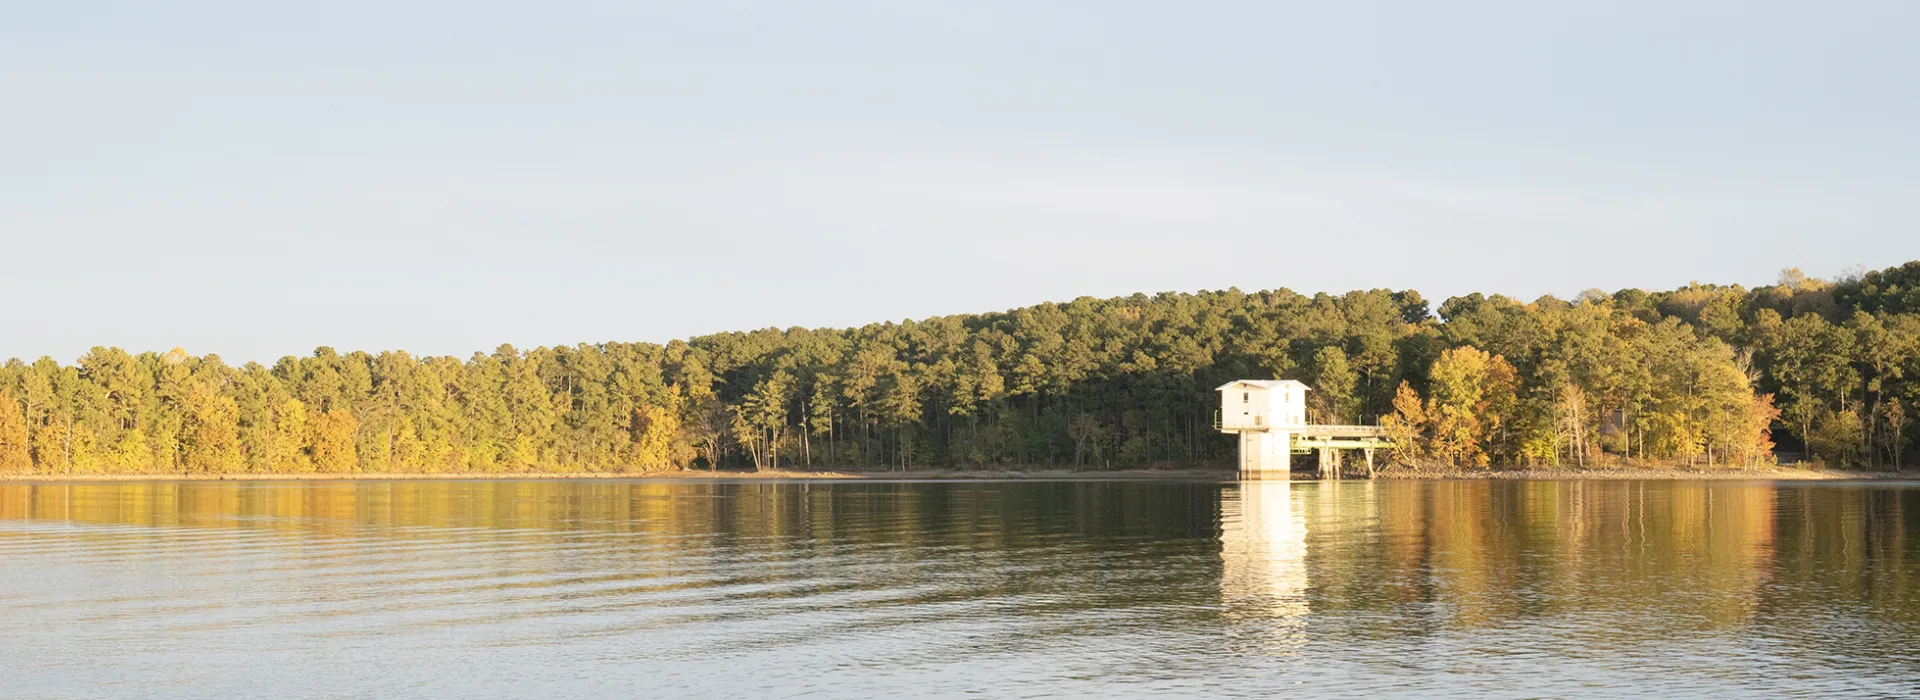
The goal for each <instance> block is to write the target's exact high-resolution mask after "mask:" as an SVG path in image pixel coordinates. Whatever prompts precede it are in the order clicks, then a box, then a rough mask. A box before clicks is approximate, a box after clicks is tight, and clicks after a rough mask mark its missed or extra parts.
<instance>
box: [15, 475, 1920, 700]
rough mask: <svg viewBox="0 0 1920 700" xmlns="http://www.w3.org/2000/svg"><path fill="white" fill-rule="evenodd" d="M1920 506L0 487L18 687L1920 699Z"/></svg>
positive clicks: (1486, 494)
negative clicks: (1914, 534) (1917, 534)
mask: <svg viewBox="0 0 1920 700" xmlns="http://www.w3.org/2000/svg"><path fill="white" fill-rule="evenodd" d="M1917 528H1920V488H1916V487H1915V486H1914V485H1912V484H1892V483H1875V484H1848V483H1837V484H1834V483H1828V484H1804V485H1803V484H1769V483H1735V482H1608V481H1591V482H1581V481H1534V482H1499V481H1452V482H1402V481H1382V482H1344V483H1342V482H1319V483H1297V484H1289V483H1286V482H1247V483H1242V484H1217V483H1207V482H1115V481H1079V482H1076V481H1047V482H945V483H926V482H923V483H880V482H788V483H759V482H740V481H721V482H712V483H708V482H692V481H604V480H583V481H377V482H240V483H234V482H97V483H79V484H31V483H12V484H0V655H4V658H5V659H6V660H7V661H6V663H5V665H4V667H0V688H3V689H4V695H5V697H9V698H67V697H88V698H196V699H197V698H209V697H268V696H272V697H305V698H334V697H338V698H356V697H412V698H475V697H555V698H559V697H566V698H574V697H594V696H615V695H618V696H636V695H644V696H659V697H731V698H739V697H791V696H807V697H874V696H880V695H890V696H901V695H904V696H925V697H936V696H959V695H970V694H971V695H989V696H995V697H1076V696H1102V697H1128V696H1142V697H1144V696H1168V695H1188V694H1206V695H1211V696H1226V697H1274V696H1278V695H1311V696H1340V695H1346V696H1368V697H1378V696H1405V697H1435V696H1457V697H1530V696H1568V695H1586V696H1591V695H1625V694H1643V695H1665V696H1674V695H1706V694H1712V695H1716V696H1723V697H1778V696H1791V695H1800V696H1831V695H1856V696H1858V695H1882V696H1888V695H1890V696H1911V695H1915V694H1920V538H1912V537H1909V533H1910V532H1916V529H1917Z"/></svg>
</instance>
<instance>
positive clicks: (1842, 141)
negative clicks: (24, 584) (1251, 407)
mask: <svg viewBox="0 0 1920 700" xmlns="http://www.w3.org/2000/svg"><path fill="white" fill-rule="evenodd" d="M1916 27H1920V3H1914V2H1906V1H1903V0H1886V1H1883V2H1823V3H1816V2H1777V1H1764V0H1762V1H1756V0H1747V1H1738V2H1736V1H1733V0H1726V1H1706V0H1697V1H1687V0H1678V1H1673V0H1669V1H1664V2H1651V1H1641V0H1609V1H1608V2H1589V3H1551V2H1533V1H1529V2H1520V1H1514V2H1489V1H1486V0H1455V1H1453V2H1444V3H1439V2H1404V3H1366V2H1314V3H1292V2H1224V1H1222V2H1201V1H1193V0H1189V1H1186V2H1129V1H1122V0H1101V1H1098V2H1092V1H1087V2H1079V1H1075V2H1068V1H1064V0H1053V1H1036V0H1021V1H1005V2H1003V1H982V0H969V1H965V2H913V1H910V0H873V1H868V2H752V3H748V2H726V1H722V0H701V1H699V2H682V3H648V2H633V1H622V2H596V3H573V2H544V3H494V2H477V1H473V0H467V1H463V2H413V1H409V0H384V1H382V2H377V3H373V2H339V1H336V2H325V3H301V4H292V3H262V2H188V1H178V2H167V3H151V2H95V1H89V0H65V1H62V2H43V3H27V2H14V3H9V4H7V5H5V6H0V299H4V300H5V301H4V302H0V357H9V356H22V357H37V356H39V355H43V354H48V355H52V356H54V357H55V358H58V359H60V360H62V361H71V360H73V359H74V358H75V357H77V356H78V355H79V354H80V353H82V352H83V351H84V350H85V349H86V348H87V347H89V346H92V345H96V344H109V345H119V346H122V347H126V348H128V349H132V350H148V349H157V350H164V349H166V348H170V347H173V346H176V345H177V346H182V347H185V348H186V349H188V350H189V351H192V352H195V353H206V352H216V353H220V354H221V355H222V356H224V357H226V358H228V359H229V360H230V361H233V362H240V361H245V360H261V361H271V360H273V359H274V358H276V357H279V356H281V355H287V354H305V353H307V352H309V351H310V350H311V349H312V348H313V347H314V346H317V345H323V344H325V345H332V346H335V347H338V348H340V349H342V350H347V349H370V350H377V349H385V348H401V349H407V350H410V351H413V352H416V353H421V354H456V355H462V356H464V355H466V354H468V353H470V352H472V351H474V350H481V349H491V348H492V347H493V346H495V345H497V344H499V343H502V342H511V343H514V344H516V345H521V346H525V347H531V346H534V345H551V344H556V343H574V342H582V341H586V342H594V341H606V340H652V341H665V340H668V339H670V338H674V337H684V336H687V335H691V334H698V333H706V332H712V331H719V330H734V329H747V328H754V327H764V326H791V325H809V326H814V325H834V326H839V325H857V324H861V323H865V322H868V321H876V320H884V319H895V320H897V319H901V318H908V317H912V318H919V317H924V316H929V315H935V314H944V313H956V312H973V311H990V310H998V309H1005V308H1010V307H1014V306H1021V305H1026V304H1030V303H1035V302H1040V301H1046V300H1066V299H1071V298H1073V297H1076V296H1080V295H1096V296H1109V295H1119V294H1127V293H1132V292H1136V291H1143V292H1155V291H1163V290H1181V291H1192V290H1198V289H1218V288H1225V287H1229V286H1238V287H1240V288H1242V289H1264V288H1272V287H1281V286H1286V287H1290V288H1293V289H1295V290H1298V291H1304V292H1312V291H1335V292H1338V291H1345V290H1349V289H1355V288H1368V287H1382V286H1385V287H1395V288H1414V289H1419V290H1421V291H1422V292H1424V293H1426V294H1428V296H1429V297H1430V298H1433V299H1435V300H1436V301H1437V300H1438V299H1439V298H1442V297H1445V296H1447V295H1451V294H1458V293H1464V292H1468V291H1486V292H1502V293H1507V294H1511V295H1515V296H1519V297H1523V298H1529V299H1530V298H1532V297H1535V296H1538V295H1540V294H1545V293H1552V294H1557V295H1561V296H1568V297H1570V296H1572V295H1574V294H1576V293H1578V292H1579V291H1580V290H1582V289H1585V288H1589V287H1602V288H1606V289H1615V288H1620V287H1629V286H1642V287H1673V286H1677V285H1682V284H1685V283H1686V282H1687V281H1689V280H1694V279H1698V280H1702V281H1719V282H1739V283H1744V284H1749V285H1751V284H1758V283H1766V282H1770V281H1771V280H1772V279H1773V278H1774V277H1775V275H1776V272H1777V270H1779V269H1780V268H1782V267H1786V266H1790V265H1798V266H1802V267H1804V268H1806V270H1807V271H1808V273H1809V274H1814V275H1819V276H1828V275H1832V274H1834V273H1836V272H1838V271H1840V270H1841V269H1842V268H1845V267H1847V266H1851V265H1855V264H1865V265H1867V266H1869V267H1883V266H1887V265H1892V264H1896V263H1899V262H1903V261H1906V260H1909V259H1914V258H1920V127H1917V126H1916V125H1920V87H1917V86H1920V42H1916V41H1915V39H1914V31H1915V28H1916Z"/></svg>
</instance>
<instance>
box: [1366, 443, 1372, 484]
mask: <svg viewBox="0 0 1920 700" xmlns="http://www.w3.org/2000/svg"><path fill="white" fill-rule="evenodd" d="M1367 478H1369V479H1371V478H1373V448H1371V447H1369V448H1367Z"/></svg>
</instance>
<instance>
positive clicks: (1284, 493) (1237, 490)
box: [1220, 481, 1309, 654]
mask: <svg viewBox="0 0 1920 700" xmlns="http://www.w3.org/2000/svg"><path fill="white" fill-rule="evenodd" d="M1299 495H1301V494H1297V493H1295V492H1294V486H1293V484H1291V483H1289V482H1286V481H1243V482H1240V483H1239V484H1238V485H1237V486H1232V485H1230V486H1227V487H1226V488H1225V489H1223V490H1222V491H1221V495H1220V510H1221V518H1220V523H1221V532H1220V556H1221V559H1222V564H1223V567H1222V569H1221V572H1220V597H1221V602H1222V603H1223V606H1224V608H1225V611H1226V614H1227V616H1229V617H1231V618H1239V619H1243V620H1259V621H1261V622H1263V624H1262V625H1260V626H1258V628H1257V629H1253V630H1249V633H1250V634H1253V635H1257V637H1258V638H1255V639H1249V640H1246V641H1247V642H1248V645H1249V646H1252V647H1254V648H1255V649H1257V650H1260V651H1265V652H1267V653H1278V654H1286V653H1291V652H1293V651H1295V650H1297V649H1298V648H1299V647H1300V646H1302V645H1303V644H1305V642H1306V620H1307V613H1308V611H1309V608H1308V602H1307V525H1306V519H1305V517H1304V513H1302V512H1301V508H1302V504H1301V502H1300V501H1298V500H1296V499H1297V497H1298V496H1299Z"/></svg>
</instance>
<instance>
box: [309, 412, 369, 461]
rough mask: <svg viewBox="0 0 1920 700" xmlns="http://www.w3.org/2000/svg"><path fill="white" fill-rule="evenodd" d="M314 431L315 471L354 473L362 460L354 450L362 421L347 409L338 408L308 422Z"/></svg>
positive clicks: (310, 453) (310, 439) (312, 447)
mask: <svg viewBox="0 0 1920 700" xmlns="http://www.w3.org/2000/svg"><path fill="white" fill-rule="evenodd" d="M308 422H309V423H310V424H311V425H312V427H313V430H311V431H310V438H309V441H308V447H307V449H308V453H309V455H310V456H311V457H312V458H313V466H314V468H315V469H317V470H319V471H321V472H325V473H328V474H345V473H347V472H351V471H353V467H354V464H355V462H356V461H357V460H358V459H359V456H358V453H357V452H356V451H355V450H354V446H353V435H354V432H355V431H357V430H359V429H360V421H359V420H357V419H355V418H354V417H353V414H352V413H350V412H348V411H346V410H345V409H338V408H336V409H334V410H331V411H327V412H324V413H321V414H319V415H317V416H314V417H313V418H312V419H311V420H310V421H308Z"/></svg>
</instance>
